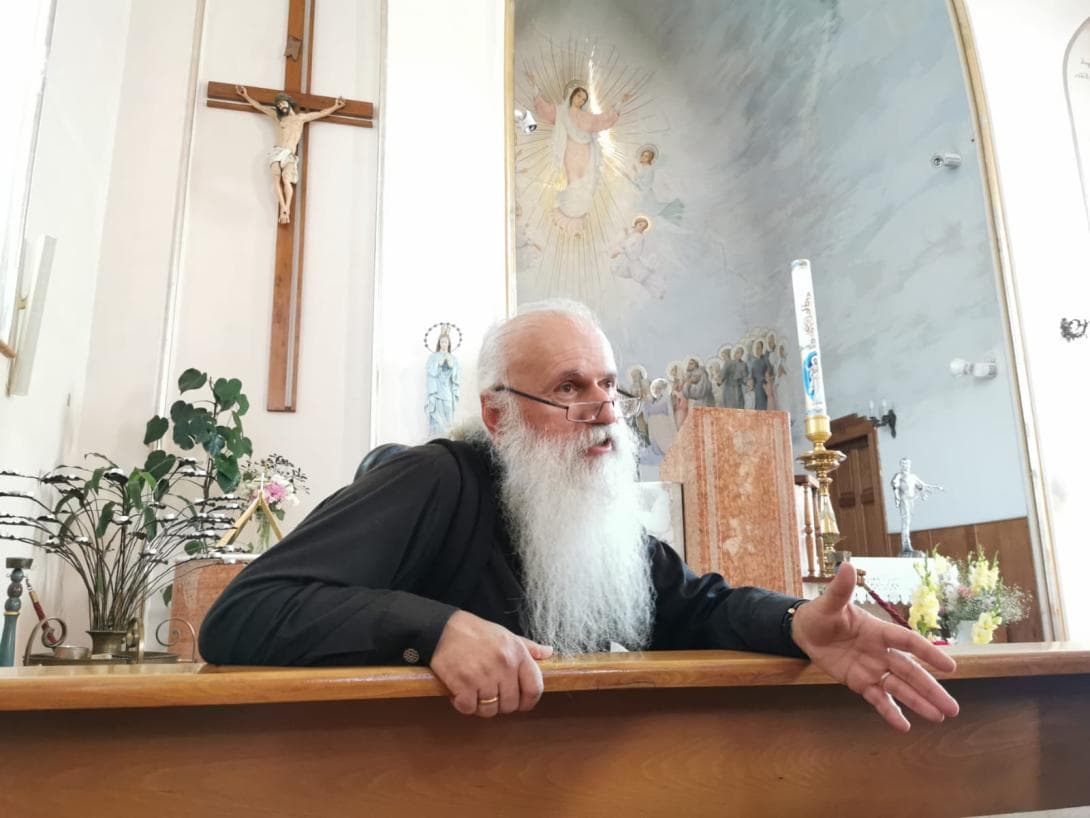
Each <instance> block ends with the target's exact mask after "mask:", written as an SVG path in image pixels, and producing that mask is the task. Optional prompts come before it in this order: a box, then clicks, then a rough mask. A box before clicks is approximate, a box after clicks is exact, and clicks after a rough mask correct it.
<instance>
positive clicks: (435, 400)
mask: <svg viewBox="0 0 1090 818" xmlns="http://www.w3.org/2000/svg"><path fill="white" fill-rule="evenodd" d="M427 369H428V396H427V399H426V400H425V401H424V412H425V413H426V414H427V416H428V434H429V435H431V436H432V437H439V436H441V435H445V434H446V433H447V431H448V430H449V429H450V426H451V424H452V423H453V422H454V410H455V409H456V408H457V407H458V389H459V384H458V359H457V358H455V357H454V354H453V352H452V350H451V348H450V328H449V326H448V325H446V324H444V325H443V328H442V330H441V331H440V333H439V339H438V340H437V341H436V342H435V351H434V352H432V354H431V355H429V356H428V367H427Z"/></svg>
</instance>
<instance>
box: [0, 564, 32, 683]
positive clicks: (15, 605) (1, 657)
mask: <svg viewBox="0 0 1090 818" xmlns="http://www.w3.org/2000/svg"><path fill="white" fill-rule="evenodd" d="M5 564H6V565H7V567H8V568H11V569H12V571H11V585H9V586H8V598H7V601H6V602H4V634H3V636H0V667H12V666H13V665H14V664H15V628H16V626H17V625H18V624H19V611H20V609H21V608H22V607H23V600H22V598H21V597H22V596H23V569H25V568H29V567H30V566H31V565H33V564H34V560H33V559H30V558H28V557H8V559H7V561H6V563H5Z"/></svg>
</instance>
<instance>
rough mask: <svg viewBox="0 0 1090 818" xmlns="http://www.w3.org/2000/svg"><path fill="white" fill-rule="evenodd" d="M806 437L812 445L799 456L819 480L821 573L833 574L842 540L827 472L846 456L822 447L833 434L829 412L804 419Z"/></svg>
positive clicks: (830, 480) (835, 468)
mask: <svg viewBox="0 0 1090 818" xmlns="http://www.w3.org/2000/svg"><path fill="white" fill-rule="evenodd" d="M806 437H807V439H808V440H809V441H810V442H811V443H813V444H814V448H813V449H811V450H810V451H808V452H805V453H803V454H801V455H799V458H798V459H799V460H800V461H801V462H802V465H803V468H805V469H806V470H807V471H810V472H813V473H814V475H815V476H816V477H817V481H818V502H817V518H818V523H819V526H818V528H819V530H820V531H821V540H822V548H821V573H822V575H824V576H832V575H833V573H834V572H835V570H836V544H837V543H838V542H839V541H840V540H841V536H840V528H839V526H837V523H836V514H835V512H834V511H833V501H832V498H831V497H830V496H829V486H830V485H832V482H833V478H832V477H830V476H829V475H830V474H831V473H832V472H834V471H836V470H837V469H838V468H840V464H841V463H843V462H844V460H845V458H846V457H847V456H846V455H845V454H844V453H843V452H838V451H835V450H832V449H826V448H825V441H827V440H828V439H829V438H830V437H832V429H831V427H830V425H829V416H828V415H810V416H809V417H807V418H806Z"/></svg>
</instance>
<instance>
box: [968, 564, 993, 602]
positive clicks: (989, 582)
mask: <svg viewBox="0 0 1090 818" xmlns="http://www.w3.org/2000/svg"><path fill="white" fill-rule="evenodd" d="M998 582H999V565H998V564H996V565H994V566H993V565H989V564H988V559H987V558H986V557H984V558H981V559H978V560H977V561H976V562H974V563H973V564H972V566H971V567H970V568H969V590H971V591H972V592H973V595H974V596H975V595H977V594H980V593H983V592H985V591H994V590H995V586H996V585H997V584H998Z"/></svg>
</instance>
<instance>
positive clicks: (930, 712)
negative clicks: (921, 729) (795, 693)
mask: <svg viewBox="0 0 1090 818" xmlns="http://www.w3.org/2000/svg"><path fill="white" fill-rule="evenodd" d="M854 590H855V568H854V566H852V564H851V563H848V562H846V563H843V564H841V566H840V570H839V571H837V574H836V577H835V578H834V579H833V581H832V582H830V583H829V585H828V587H827V588H826V589H825V593H824V594H822V595H821V596H820V597H818V598H817V599H815V600H814V601H813V602H808V603H806V604H805V605H802V606H800V607H799V609H798V610H797V611H796V612H795V619H794V622H793V624H792V631H791V633H792V637H793V638H794V640H795V644H797V645H798V646H799V648H801V649H802V651H803V652H804V653H806V655H807V656H809V657H810V661H812V662H813V663H814V664H815V665H816V666H817V667H818V668H820V669H821V670H823V671H824V672H825V673H827V674H828V675H829V676H832V677H833V678H834V679H836V680H837V681H838V682H840V683H842V684H845V685H847V686H848V687H849V688H851V689H852V690H854V691H855V692H856V693H858V694H859V695H860V696H862V697H863V698H864V699H866V700H867V701H868V702H869V703H870V704H871V705H872V706H873V707H874V709H875V710H877V711H878V714H879V715H880V716H881V717H882V718H884V719H885V720H886V721H887V722H889V723H890V725H892V726H893V727H894V728H895V729H897V730H900V731H902V732H907V731H908V729H909V727H910V725H909V723H908V719H906V718H905V715H904V713H902V712H901V708H900V707H898V705H897V702H895V701H894V699H897V701H899V702H901V703H902V704H904V705H905V706H906V707H908V708H909V709H910V710H913V711H915V712H916V713H918V714H919V715H921V716H922V717H923V718H925V719H927V720H928V721H935V722H938V721H942V720H943V719H945V718H946V717H947V716H956V715H957V714H958V703H957V702H956V701H954V697H953V696H951V695H950V694H949V693H947V692H946V691H945V690H944V689H943V687H942V685H940V684H939V683H938V682H937V681H935V678H934V677H933V676H932V675H931V674H930V673H928V672H927V671H926V670H924V668H923V667H922V666H921V665H920V664H919V662H917V661H916V660H917V659H919V660H921V661H923V662H926V663H927V664H928V665H929V666H931V667H932V668H934V669H935V670H938V671H942V672H946V673H949V672H950V671H952V670H954V668H955V663H954V660H953V659H951V658H950V657H949V656H947V655H946V654H945V653H943V652H942V651H941V650H939V649H938V648H937V647H935V646H934V645H932V644H931V643H930V642H928V641H927V640H926V639H924V638H923V637H922V636H920V634H918V633H916V632H915V631H910V630H908V629H907V628H905V627H902V626H901V625H894V624H893V623H892V622H883V621H881V620H880V619H878V618H877V617H874V616H871V615H870V614H869V613H867V612H866V611H864V610H863V609H862V608H859V607H858V606H856V605H853V604H852V592H853V591H854Z"/></svg>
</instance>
